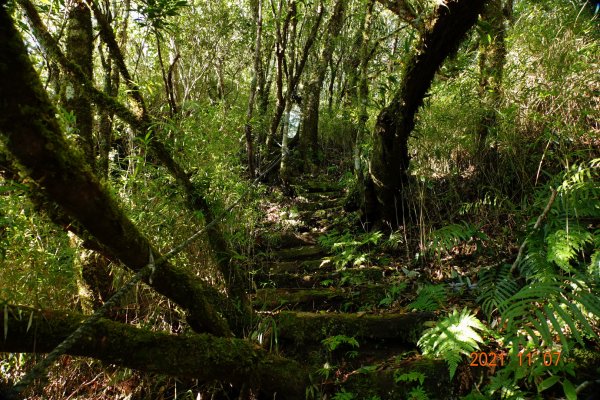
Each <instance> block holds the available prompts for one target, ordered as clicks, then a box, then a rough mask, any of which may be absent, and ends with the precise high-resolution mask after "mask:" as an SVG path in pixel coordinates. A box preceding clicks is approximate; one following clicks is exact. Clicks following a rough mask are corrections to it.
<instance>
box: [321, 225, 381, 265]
mask: <svg viewBox="0 0 600 400" xmlns="http://www.w3.org/2000/svg"><path fill="white" fill-rule="evenodd" d="M382 237H383V233H381V232H367V233H363V234H361V235H358V236H354V235H352V234H351V233H350V232H347V231H346V232H344V233H343V234H340V233H339V232H337V231H335V230H334V231H332V232H331V233H328V234H326V235H323V236H320V237H319V244H320V245H321V246H322V247H324V248H328V249H330V250H331V252H333V256H331V257H328V259H329V260H331V261H333V263H334V264H335V266H336V267H337V268H338V269H342V268H344V267H346V266H348V265H353V266H359V265H364V264H367V265H369V264H371V263H372V262H373V261H372V256H371V251H372V250H373V248H374V247H375V246H377V245H378V244H379V242H380V241H381V238H382Z"/></svg>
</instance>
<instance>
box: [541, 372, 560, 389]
mask: <svg viewBox="0 0 600 400" xmlns="http://www.w3.org/2000/svg"><path fill="white" fill-rule="evenodd" d="M559 380H560V377H558V376H556V375H554V376H551V377H550V378H548V379H544V380H543V381H542V382H541V383H540V384H539V385H538V393H539V392H543V391H544V390H546V389H548V388H549V387H552V386H554V385H555V384H556V383H557V382H558V381H559Z"/></svg>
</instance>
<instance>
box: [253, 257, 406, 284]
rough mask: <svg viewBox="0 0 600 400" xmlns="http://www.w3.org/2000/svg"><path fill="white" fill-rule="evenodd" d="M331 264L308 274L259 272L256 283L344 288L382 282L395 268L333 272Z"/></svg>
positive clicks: (353, 269) (255, 276)
mask: <svg viewBox="0 0 600 400" xmlns="http://www.w3.org/2000/svg"><path fill="white" fill-rule="evenodd" d="M333 267H334V266H332V265H331V264H327V263H325V264H322V265H318V266H317V268H316V269H314V270H312V271H308V272H304V271H294V270H291V271H290V272H283V273H279V272H273V273H269V272H266V273H264V272H257V273H255V274H254V281H255V282H256V283H257V286H259V287H260V286H261V284H269V285H271V286H275V287H278V288H313V287H327V286H336V287H343V286H349V285H357V284H360V283H368V282H381V280H382V279H383V278H384V277H386V276H389V275H391V274H393V273H394V272H395V269H393V268H381V267H365V268H348V269H343V270H340V271H334V270H332V268H333Z"/></svg>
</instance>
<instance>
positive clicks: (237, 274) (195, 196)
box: [17, 0, 251, 331]
mask: <svg viewBox="0 0 600 400" xmlns="http://www.w3.org/2000/svg"><path fill="white" fill-rule="evenodd" d="M17 1H18V3H19V4H20V5H21V7H22V8H23V10H24V11H25V14H26V16H27V18H28V19H29V21H30V23H31V25H32V27H33V29H34V31H35V33H36V36H37V37H38V39H39V40H40V42H42V45H43V46H44V47H45V48H46V50H47V51H48V52H49V53H50V54H51V55H52V57H54V58H56V60H57V61H58V62H59V64H60V65H61V67H62V68H63V69H65V70H66V71H69V72H70V73H72V74H73V76H74V77H75V79H77V81H78V83H79V84H80V85H82V86H83V87H84V89H85V94H86V95H87V96H88V98H89V99H90V100H91V101H93V102H95V103H96V104H97V105H99V106H101V107H102V108H103V109H104V110H105V111H106V110H109V111H111V112H113V113H115V114H116V115H117V116H119V118H121V119H123V120H124V121H125V122H127V123H128V124H130V126H131V127H132V128H133V129H134V130H135V131H136V132H137V133H138V135H140V136H141V137H145V135H146V133H147V132H148V131H149V130H150V129H151V127H152V126H153V121H152V120H151V118H150V116H149V115H148V114H147V111H146V105H145V102H144V99H143V97H142V96H141V93H140V91H139V88H138V87H137V86H136V85H135V83H134V82H133V80H132V79H131V76H130V74H129V72H128V70H127V66H126V65H125V62H124V58H123V55H122V53H121V51H120V48H119V46H118V44H117V41H116V39H115V35H114V32H113V31H112V29H111V27H110V25H109V24H108V22H107V20H106V18H105V17H104V15H103V14H102V13H101V12H100V10H99V8H98V7H97V6H96V4H95V2H94V1H93V0H87V2H88V4H89V5H90V8H91V9H92V12H93V13H94V16H95V17H96V19H97V21H98V24H99V26H100V32H101V35H102V37H103V39H104V41H105V43H106V44H107V46H108V48H109V51H110V54H111V57H112V58H113V60H114V61H115V62H116V64H117V67H118V68H119V71H120V72H121V75H122V76H123V79H124V80H125V83H126V84H127V86H128V88H129V90H128V93H129V95H130V97H131V99H132V100H133V106H134V110H135V111H134V112H131V111H130V110H129V109H128V108H126V107H124V106H123V105H122V104H121V103H119V102H118V101H116V100H115V99H113V98H111V97H108V96H106V95H105V94H104V93H102V92H101V91H99V90H98V89H96V88H95V87H94V85H93V83H92V82H91V81H89V80H88V79H86V78H85V76H84V74H83V72H82V71H81V69H80V68H79V66H78V65H76V64H74V63H73V62H71V61H70V60H69V59H67V58H66V57H65V55H64V54H63V53H62V52H61V50H60V48H59V47H58V45H57V43H56V42H55V41H54V39H53V38H52V36H51V35H50V34H49V33H48V31H47V30H46V28H45V26H44V24H43V23H42V21H41V19H40V17H39V15H38V13H37V11H36V9H35V6H34V5H33V4H32V3H31V2H30V1H29V0H17ZM150 151H151V152H152V153H153V155H154V156H155V157H156V158H157V159H158V161H159V162H160V163H161V164H162V165H163V166H164V167H165V168H166V169H167V170H168V171H169V173H170V174H171V175H172V176H173V177H174V178H175V180H176V182H177V183H178V184H179V185H180V186H181V187H182V188H183V190H184V193H185V197H186V200H187V205H188V207H189V208H190V209H191V210H194V211H201V212H202V213H203V215H204V217H205V221H206V222H205V223H206V224H209V223H211V222H212V221H213V220H214V219H215V216H214V213H213V211H212V208H211V207H210V205H209V204H208V202H207V201H206V199H205V198H204V197H203V196H202V193H201V192H200V191H199V190H198V189H197V188H196V187H195V186H194V184H193V183H192V181H191V180H190V175H189V174H188V173H187V172H186V171H185V170H184V169H183V168H182V167H181V166H180V165H179V164H178V163H177V162H176V161H175V160H174V159H173V158H172V157H171V155H170V153H169V151H168V150H167V149H166V147H165V146H164V145H163V144H162V142H160V141H159V140H157V139H156V138H153V140H151V141H150ZM207 237H208V241H209V244H210V246H211V248H212V250H213V251H214V252H215V257H216V261H217V266H218V267H219V271H220V272H221V273H222V274H223V277H224V280H225V282H226V283H227V285H228V293H229V294H230V295H231V296H233V297H235V301H236V303H237V304H238V305H239V307H237V311H236V312H235V313H236V314H237V317H236V318H235V320H236V321H238V322H239V324H243V323H244V321H246V322H247V321H248V320H249V318H250V317H251V313H250V306H249V304H250V303H249V301H248V299H247V297H246V295H245V286H244V282H245V281H244V279H243V277H242V274H241V271H240V270H239V268H237V266H235V265H233V264H232V263H231V255H232V252H231V251H230V249H229V246H228V243H227V241H226V240H225V237H224V236H223V231H222V229H221V227H220V226H219V224H218V223H217V224H213V225H212V226H211V227H210V229H209V230H208V234H207ZM173 284H176V283H175V282H174V283H173ZM228 304H229V306H228V308H229V311H231V312H232V313H233V312H234V308H232V307H233V306H232V304H233V303H232V302H229V303H228ZM240 328H241V327H240ZM236 331H238V330H237V329H236Z"/></svg>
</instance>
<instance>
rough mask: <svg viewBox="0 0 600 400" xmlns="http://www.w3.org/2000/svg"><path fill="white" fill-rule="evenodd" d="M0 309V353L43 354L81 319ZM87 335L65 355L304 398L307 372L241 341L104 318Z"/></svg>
mask: <svg viewBox="0 0 600 400" xmlns="http://www.w3.org/2000/svg"><path fill="white" fill-rule="evenodd" d="M0 310H1V311H0V315H2V316H3V318H2V320H3V321H4V326H5V327H6V328H7V330H6V336H5V338H3V339H1V340H0V352H11V353H47V352H49V351H51V350H52V349H54V347H56V346H57V345H58V344H59V343H61V342H62V341H63V340H64V339H65V338H66V337H67V336H69V335H70V334H71V332H73V331H74V330H75V329H76V328H77V327H78V326H79V324H81V323H82V322H83V321H84V320H85V319H86V318H85V316H83V315H81V314H77V313H72V312H62V311H51V310H43V311H42V310H36V309H33V308H29V307H20V306H12V305H5V306H3V307H1V308H0ZM87 333H88V334H87V335H85V337H84V338H83V339H82V340H80V341H78V342H77V343H75V345H73V346H72V347H71V348H70V349H69V351H68V352H67V354H69V355H72V356H82V357H90V358H94V359H97V360H101V361H103V362H106V363H110V364H116V365H119V366H122V367H126V368H132V369H136V370H140V371H145V372H153V373H158V374H163V375H170V376H177V377H182V378H192V379H198V380H199V381H201V382H213V381H220V382H225V383H228V384H232V385H234V386H235V387H242V386H244V385H246V386H248V387H250V388H252V389H253V390H255V391H259V392H261V393H264V394H266V395H268V398H273V396H274V395H275V394H277V398H285V399H304V393H305V387H306V386H307V385H308V383H309V381H308V371H307V370H305V369H304V368H303V367H302V366H301V365H300V364H298V363H297V362H295V361H292V360H289V359H286V358H283V357H280V356H277V355H274V354H270V353H268V352H266V351H265V350H263V349H262V348H260V347H259V346H258V345H255V344H253V343H251V342H248V341H246V340H242V339H234V338H219V337H216V336H213V335H209V334H193V335H188V336H178V335H172V334H169V333H165V332H151V331H148V330H144V329H140V328H136V327H134V326H131V325H127V324H122V323H119V322H115V321H111V320H107V319H101V320H99V321H98V322H97V323H95V324H94V325H93V326H91V328H90V329H89V330H88V331H87ZM279 396H281V397H279ZM0 397H1V396H0Z"/></svg>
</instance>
